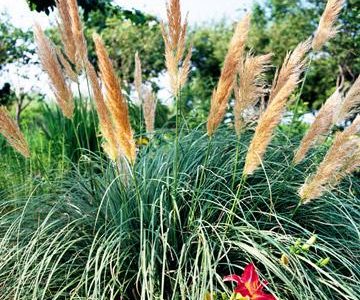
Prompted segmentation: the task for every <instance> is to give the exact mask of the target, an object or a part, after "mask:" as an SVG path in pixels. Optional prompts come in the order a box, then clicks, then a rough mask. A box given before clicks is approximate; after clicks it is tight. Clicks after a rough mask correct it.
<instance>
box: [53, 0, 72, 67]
mask: <svg viewBox="0 0 360 300" xmlns="http://www.w3.org/2000/svg"><path fill="white" fill-rule="evenodd" d="M55 4H56V7H57V9H58V11H59V16H60V20H59V21H58V28H59V32H60V36H61V41H62V44H63V46H64V51H65V54H66V56H67V58H68V59H69V60H70V62H71V63H72V64H74V65H75V63H76V43H75V38H74V35H73V32H72V20H71V16H70V11H69V5H68V3H67V0H56V1H55Z"/></svg>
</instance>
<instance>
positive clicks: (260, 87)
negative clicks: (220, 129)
mask: <svg viewBox="0 0 360 300" xmlns="http://www.w3.org/2000/svg"><path fill="white" fill-rule="evenodd" d="M271 57H272V54H266V55H261V56H253V55H251V54H249V55H247V57H246V58H245V59H243V60H242V61H241V63H240V67H239V77H240V80H239V84H235V90H234V92H235V105H234V116H235V130H236V134H237V135H238V136H239V135H240V133H241V131H242V129H243V127H244V123H245V121H244V119H243V116H242V114H243V112H244V110H246V109H247V108H249V107H251V106H254V105H255V104H256V102H257V101H258V100H259V99H260V98H261V97H262V96H263V95H265V93H266V90H265V83H264V80H263V77H262V75H263V73H264V72H265V71H266V70H267V69H268V68H269V67H270V60H271Z"/></svg>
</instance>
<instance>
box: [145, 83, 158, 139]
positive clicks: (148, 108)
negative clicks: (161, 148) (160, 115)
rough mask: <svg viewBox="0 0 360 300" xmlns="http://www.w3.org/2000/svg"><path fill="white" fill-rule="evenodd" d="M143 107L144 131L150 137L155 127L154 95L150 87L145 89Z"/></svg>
mask: <svg viewBox="0 0 360 300" xmlns="http://www.w3.org/2000/svg"><path fill="white" fill-rule="evenodd" d="M143 109H144V119H145V127H146V132H147V134H148V135H149V136H150V137H151V136H152V134H153V133H154V128H155V112H156V95H155V93H154V92H152V91H151V90H150V89H146V90H145V96H144V105H143Z"/></svg>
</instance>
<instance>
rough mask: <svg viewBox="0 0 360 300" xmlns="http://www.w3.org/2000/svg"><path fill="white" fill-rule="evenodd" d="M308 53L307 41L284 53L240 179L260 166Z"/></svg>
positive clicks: (308, 42) (296, 83) (308, 44)
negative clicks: (268, 101) (283, 58)
mask: <svg viewBox="0 0 360 300" xmlns="http://www.w3.org/2000/svg"><path fill="white" fill-rule="evenodd" d="M309 50H310V40H307V41H305V42H302V43H300V44H299V45H298V46H297V47H296V48H295V50H294V51H293V52H292V53H288V55H287V56H286V58H285V61H284V63H283V65H282V67H281V69H280V71H279V72H278V74H277V76H276V77H275V79H274V83H273V87H272V90H271V93H270V103H269V104H268V107H267V108H266V110H265V111H264V113H263V114H262V115H261V117H260V119H259V122H258V125H257V127H256V130H255V134H254V137H253V139H252V141H251V144H250V146H249V150H248V153H247V156H246V161H245V167H244V175H251V174H252V173H253V172H254V171H255V170H256V169H257V168H258V166H259V165H260V164H261V160H262V157H263V156H264V154H265V151H266V148H267V146H268V145H269V143H270V141H271V138H272V135H273V131H274V129H275V128H276V126H277V125H278V124H279V123H280V121H281V117H282V114H283V112H284V110H285V108H286V104H287V102H288V99H289V97H290V96H291V94H292V93H293V91H294V90H295V88H296V86H297V85H298V83H299V78H300V75H301V73H302V72H303V70H304V66H305V62H306V58H304V57H305V55H306V53H307V52H308V51H309Z"/></svg>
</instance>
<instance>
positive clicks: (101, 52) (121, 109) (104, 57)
mask: <svg viewBox="0 0 360 300" xmlns="http://www.w3.org/2000/svg"><path fill="white" fill-rule="evenodd" d="M93 39H94V42H95V49H96V54H97V57H98V60H99V69H100V75H101V80H102V82H103V84H104V88H105V92H106V100H107V105H108V107H109V111H110V114H111V116H112V122H113V124H114V130H115V132H116V136H117V139H118V143H119V146H120V147H121V150H122V152H123V153H124V155H125V157H126V158H127V159H128V161H129V162H131V163H134V162H135V158H136V145H135V141H134V136H133V131H132V128H131V125H130V119H129V111H128V105H127V102H126V99H125V98H124V96H123V94H122V91H121V86H120V82H119V80H118V78H117V76H116V74H115V71H114V68H113V65H112V63H111V61H110V58H109V55H108V53H107V51H106V48H105V45H104V43H103V41H102V39H101V37H100V36H99V35H97V34H94V35H93Z"/></svg>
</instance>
